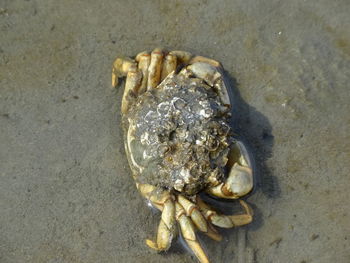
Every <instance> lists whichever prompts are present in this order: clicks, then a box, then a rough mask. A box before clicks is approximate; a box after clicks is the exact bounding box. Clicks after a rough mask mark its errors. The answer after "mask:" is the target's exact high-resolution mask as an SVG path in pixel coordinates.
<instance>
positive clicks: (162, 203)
mask: <svg viewBox="0 0 350 263" xmlns="http://www.w3.org/2000/svg"><path fill="white" fill-rule="evenodd" d="M136 186H137V188H138V189H139V191H140V192H141V194H142V195H143V196H144V197H145V198H147V199H148V200H149V201H150V202H151V203H152V204H153V205H154V206H155V207H157V208H158V209H159V210H161V211H162V216H161V220H160V222H159V225H158V232H157V241H156V242H154V241H152V240H150V239H147V240H146V244H147V245H148V246H149V247H150V248H152V249H155V250H157V251H164V250H168V249H169V247H170V245H171V241H172V239H173V237H174V236H175V230H176V228H175V205H174V201H173V198H172V196H171V195H170V193H169V192H168V191H162V192H161V193H158V192H157V189H156V187H155V186H153V185H149V184H138V183H137V184H136Z"/></svg>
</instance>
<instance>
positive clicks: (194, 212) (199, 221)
mask: <svg viewBox="0 0 350 263" xmlns="http://www.w3.org/2000/svg"><path fill="white" fill-rule="evenodd" d="M177 201H178V202H179V204H180V205H181V206H182V207H183V208H184V209H185V211H186V215H187V216H189V217H191V219H192V221H193V223H194V224H195V225H196V227H197V228H198V229H199V230H200V231H202V232H204V233H205V234H206V235H208V236H209V237H210V238H212V239H214V240H216V241H221V239H222V237H221V235H220V234H219V233H217V232H216V230H215V229H214V228H213V227H211V226H210V225H209V224H208V222H207V221H206V219H205V218H204V217H203V215H202V213H201V212H200V211H199V209H198V207H197V206H196V205H195V204H194V203H192V202H191V201H190V200H188V199H186V198H185V197H184V196H182V195H179V196H178V199H177Z"/></svg>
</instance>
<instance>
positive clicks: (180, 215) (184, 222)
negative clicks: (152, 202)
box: [175, 202, 209, 263]
mask: <svg viewBox="0 0 350 263" xmlns="http://www.w3.org/2000/svg"><path fill="white" fill-rule="evenodd" d="M175 211H176V220H177V221H178V222H179V225H180V228H181V233H182V236H183V238H184V239H185V241H186V243H187V244H188V246H189V247H190V248H191V250H192V251H193V252H194V254H195V255H196V257H197V258H198V260H199V261H200V262H201V263H209V259H208V257H207V255H206V254H205V252H204V250H203V248H202V247H201V245H200V244H199V242H198V240H197V238H196V234H195V227H194V225H193V223H192V221H191V219H190V218H189V217H187V216H186V212H185V210H184V208H183V207H182V206H181V205H180V204H179V203H178V202H176V203H175Z"/></svg>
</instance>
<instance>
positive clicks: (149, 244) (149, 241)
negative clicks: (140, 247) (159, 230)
mask: <svg viewBox="0 0 350 263" xmlns="http://www.w3.org/2000/svg"><path fill="white" fill-rule="evenodd" d="M146 245H147V246H149V247H150V248H152V249H154V250H157V251H158V250H159V249H158V246H157V244H156V243H155V242H154V241H152V240H150V239H146Z"/></svg>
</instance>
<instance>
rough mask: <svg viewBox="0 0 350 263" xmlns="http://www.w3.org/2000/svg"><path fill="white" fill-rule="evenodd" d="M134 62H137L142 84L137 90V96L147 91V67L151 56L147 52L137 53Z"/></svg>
mask: <svg viewBox="0 0 350 263" xmlns="http://www.w3.org/2000/svg"><path fill="white" fill-rule="evenodd" d="M135 60H136V61H137V62H138V67H139V69H140V70H141V72H142V82H141V86H140V90H139V94H141V93H143V92H145V91H146V89H147V80H148V67H149V65H150V63H151V56H150V54H149V53H148V52H146V51H144V52H141V53H139V54H138V55H137V56H136V58H135Z"/></svg>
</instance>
